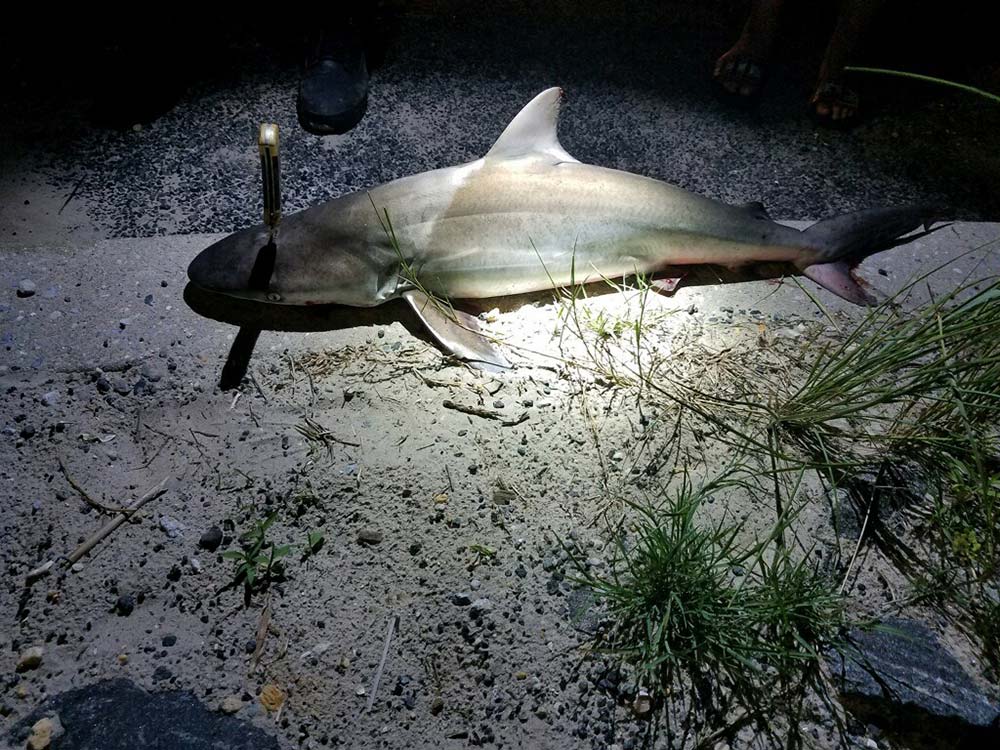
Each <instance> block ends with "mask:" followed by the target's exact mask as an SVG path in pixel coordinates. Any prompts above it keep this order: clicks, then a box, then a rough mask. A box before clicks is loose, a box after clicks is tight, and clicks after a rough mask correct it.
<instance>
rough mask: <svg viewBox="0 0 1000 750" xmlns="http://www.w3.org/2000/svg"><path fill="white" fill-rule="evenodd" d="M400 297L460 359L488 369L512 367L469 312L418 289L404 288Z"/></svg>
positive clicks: (439, 341)
mask: <svg viewBox="0 0 1000 750" xmlns="http://www.w3.org/2000/svg"><path fill="white" fill-rule="evenodd" d="M403 299H405V300H406V301H407V302H409V303H410V307H412V308H413V312H415V313H416V314H417V317H418V318H420V322H422V323H423V324H424V325H425V326H427V330H428V331H430V332H431V335H432V336H433V337H434V339H435V340H436V341H437V342H438V344H440V345H441V346H442V347H443V348H444V349H445V350H447V351H449V352H451V353H452V354H454V355H455V356H456V357H458V358H459V359H462V360H465V361H466V362H469V363H470V364H473V365H475V366H477V367H479V368H481V369H484V370H488V371H491V372H495V371H497V370H500V369H507V368H510V367H511V364H510V362H508V361H507V358H506V357H504V355H503V354H502V353H501V352H500V350H499V349H497V348H496V346H495V345H494V344H493V342H492V341H491V340H490V339H489V338H488V337H487V335H486V334H485V333H483V331H482V330H481V329H480V327H479V321H478V320H477V319H476V318H475V317H473V316H472V315H469V314H468V313H464V312H462V311H461V310H455V309H454V308H451V307H447V306H445V305H443V304H442V303H441V302H439V301H437V300H434V299H431V298H430V297H429V296H427V295H426V294H424V293H423V292H421V291H420V290H419V289H410V290H408V291H406V292H403Z"/></svg>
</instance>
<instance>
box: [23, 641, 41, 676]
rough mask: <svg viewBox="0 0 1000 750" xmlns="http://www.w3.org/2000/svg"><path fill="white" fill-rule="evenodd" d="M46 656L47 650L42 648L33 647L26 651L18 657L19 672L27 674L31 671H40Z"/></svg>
mask: <svg viewBox="0 0 1000 750" xmlns="http://www.w3.org/2000/svg"><path fill="white" fill-rule="evenodd" d="M44 655H45V649H43V648H42V647H41V646H32V647H31V648H26V649H24V651H22V652H21V655H20V656H18V657H17V671H18V672H27V671H28V670H29V669H38V667H39V666H40V665H41V663H42V656H44Z"/></svg>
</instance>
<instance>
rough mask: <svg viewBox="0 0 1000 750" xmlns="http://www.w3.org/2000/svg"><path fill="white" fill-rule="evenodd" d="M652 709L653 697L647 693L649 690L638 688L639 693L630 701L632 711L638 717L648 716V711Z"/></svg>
mask: <svg viewBox="0 0 1000 750" xmlns="http://www.w3.org/2000/svg"><path fill="white" fill-rule="evenodd" d="M652 710H653V699H652V697H651V696H650V695H649V692H648V691H646V690H644V689H640V690H639V694H638V695H636V696H635V700H634V701H632V711H633V713H635V715H636V716H638V717H639V718H640V719H642V718H644V717H646V716H649V713H650V711H652Z"/></svg>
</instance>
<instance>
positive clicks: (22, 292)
mask: <svg viewBox="0 0 1000 750" xmlns="http://www.w3.org/2000/svg"><path fill="white" fill-rule="evenodd" d="M37 291H38V287H37V286H36V285H35V282H34V281H32V280H31V279H21V280H20V281H19V282H18V284H17V296H18V297H21V298H22V299H23V298H24V297H33V296H34V294H35V292H37Z"/></svg>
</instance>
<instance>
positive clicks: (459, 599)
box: [451, 592, 472, 607]
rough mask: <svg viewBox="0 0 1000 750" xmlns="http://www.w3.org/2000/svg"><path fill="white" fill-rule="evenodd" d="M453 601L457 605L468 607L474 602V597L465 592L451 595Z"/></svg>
mask: <svg viewBox="0 0 1000 750" xmlns="http://www.w3.org/2000/svg"><path fill="white" fill-rule="evenodd" d="M451 603H452V604H454V605H455V606H456V607H468V606H469V605H470V604H472V597H471V596H470V595H469V594H466V593H464V592H459V593H457V594H452V595H451Z"/></svg>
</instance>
